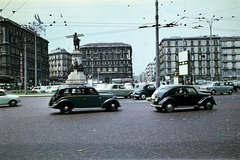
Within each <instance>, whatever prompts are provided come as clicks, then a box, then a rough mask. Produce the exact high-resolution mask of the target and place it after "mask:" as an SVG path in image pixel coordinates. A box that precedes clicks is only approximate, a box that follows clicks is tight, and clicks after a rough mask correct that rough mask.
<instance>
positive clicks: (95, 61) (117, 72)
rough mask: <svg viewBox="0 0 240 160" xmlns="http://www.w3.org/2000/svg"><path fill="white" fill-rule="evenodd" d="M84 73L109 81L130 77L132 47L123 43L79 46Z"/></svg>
mask: <svg viewBox="0 0 240 160" xmlns="http://www.w3.org/2000/svg"><path fill="white" fill-rule="evenodd" d="M80 51H81V53H82V64H83V68H84V74H85V75H87V76H88V77H93V79H94V80H96V79H97V80H99V81H103V82H105V83H109V82H111V81H112V79H117V78H130V79H132V76H133V73H132V47H131V45H129V44H125V43H89V44H85V45H82V46H80Z"/></svg>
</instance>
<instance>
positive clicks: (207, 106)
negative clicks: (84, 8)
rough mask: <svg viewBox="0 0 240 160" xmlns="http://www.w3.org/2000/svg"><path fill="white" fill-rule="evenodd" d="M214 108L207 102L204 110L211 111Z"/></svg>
mask: <svg viewBox="0 0 240 160" xmlns="http://www.w3.org/2000/svg"><path fill="white" fill-rule="evenodd" d="M212 108H213V104H212V102H210V101H207V102H205V104H204V109H206V110H211V109H212Z"/></svg>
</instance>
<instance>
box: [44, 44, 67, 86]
mask: <svg viewBox="0 0 240 160" xmlns="http://www.w3.org/2000/svg"><path fill="white" fill-rule="evenodd" d="M48 60H49V79H50V82H51V84H61V83H65V81H66V80H67V78H68V75H69V74H70V72H71V66H72V55H71V54H70V53H69V52H67V51H66V50H65V49H63V48H57V49H55V50H52V51H51V53H49V54H48Z"/></svg>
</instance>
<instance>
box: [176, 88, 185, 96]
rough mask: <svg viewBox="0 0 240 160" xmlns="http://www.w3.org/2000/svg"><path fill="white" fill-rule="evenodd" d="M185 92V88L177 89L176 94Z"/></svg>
mask: <svg viewBox="0 0 240 160" xmlns="http://www.w3.org/2000/svg"><path fill="white" fill-rule="evenodd" d="M183 94H185V91H184V88H177V89H175V95H183Z"/></svg>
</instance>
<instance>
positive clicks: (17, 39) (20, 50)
mask: <svg viewBox="0 0 240 160" xmlns="http://www.w3.org/2000/svg"><path fill="white" fill-rule="evenodd" d="M35 36H36V41H35ZM35 42H36V46H35ZM25 46H26V49H25ZM35 47H36V55H35ZM25 53H26V55H25ZM35 56H36V57H37V62H36V64H37V67H36V69H35V59H36V58H35ZM25 57H26V58H25ZM25 59H26V66H25V63H24V62H25ZM25 68H26V71H27V72H25ZM36 70H37V72H36V73H37V80H36V81H37V84H35V77H36V76H35V71H36ZM25 73H27V75H26V76H27V84H28V86H33V85H40V84H41V85H46V84H48V82H49V81H48V80H49V64H48V41H47V40H46V39H43V38H42V37H40V36H39V35H37V34H36V35H35V33H34V31H32V30H31V29H30V28H29V27H28V26H26V25H25V26H23V25H19V24H17V23H15V22H14V21H11V20H10V19H7V18H4V17H1V16H0V75H3V76H10V77H11V83H10V85H11V88H13V89H20V88H23V84H24V82H25V81H24V77H25Z"/></svg>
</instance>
